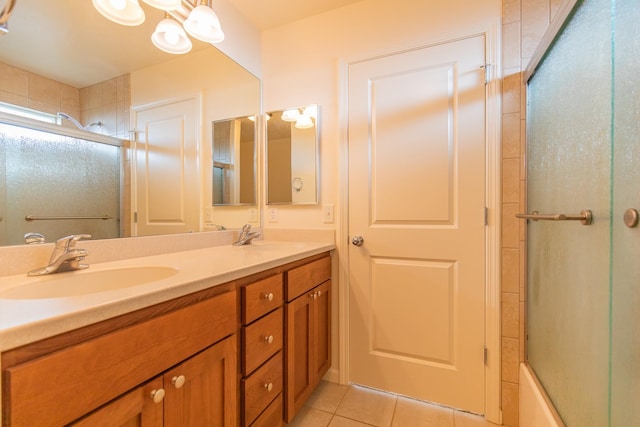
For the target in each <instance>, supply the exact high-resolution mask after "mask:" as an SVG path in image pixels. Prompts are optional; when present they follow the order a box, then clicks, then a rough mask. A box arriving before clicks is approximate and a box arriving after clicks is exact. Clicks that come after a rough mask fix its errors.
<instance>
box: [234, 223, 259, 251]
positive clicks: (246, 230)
mask: <svg viewBox="0 0 640 427" xmlns="http://www.w3.org/2000/svg"><path fill="white" fill-rule="evenodd" d="M260 236H262V234H260V233H258V232H257V231H251V224H245V225H244V226H243V227H242V230H241V231H240V236H239V237H238V240H236V241H235V242H233V246H242V245H249V244H251V241H252V240H253V239H255V238H258V237H260Z"/></svg>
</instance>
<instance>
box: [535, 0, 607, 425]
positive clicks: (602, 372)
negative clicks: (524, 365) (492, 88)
mask: <svg viewBox="0 0 640 427" xmlns="http://www.w3.org/2000/svg"><path fill="white" fill-rule="evenodd" d="M610 13H611V4H610V3H609V2H605V1H602V0H593V1H591V0H585V1H583V2H582V3H580V4H579V6H578V7H577V8H576V10H575V11H574V13H573V16H572V17H571V18H570V19H569V21H568V23H567V24H566V26H565V28H564V29H563V31H562V33H561V34H560V35H559V36H558V37H557V39H556V40H555V42H554V44H553V45H552V47H551V49H550V50H549V51H548V52H547V54H546V56H545V57H544V59H543V62H542V63H541V64H540V65H539V68H538V69H537V70H536V72H535V74H534V75H533V76H532V77H531V79H530V80H529V82H528V106H527V147H528V154H527V164H528V176H527V183H528V191H527V205H528V210H529V211H539V212H540V213H541V214H542V213H545V214H556V213H563V214H572V215H575V214H578V213H580V211H581V210H583V209H589V210H591V211H592V212H593V223H592V224H591V225H582V224H581V223H580V221H529V223H528V225H527V240H528V247H527V250H528V278H527V279H528V282H527V334H528V342H527V356H528V361H529V363H530V365H531V368H532V369H533V371H534V372H535V373H536V375H537V377H538V379H539V380H540V382H541V383H542V385H543V387H544V389H545V391H546V392H547V394H548V395H549V397H550V398H551V400H552V401H553V403H554V405H555V407H556V409H557V410H558V412H559V414H560V416H561V417H562V419H563V420H564V422H565V423H566V424H567V425H568V426H571V427H573V426H575V427H588V426H594V427H595V426H597V427H602V426H607V425H608V400H609V396H608V390H609V301H610V291H609V248H610V244H609V241H610V240H609V239H610V216H611V215H610V201H611V198H610V185H611V178H610V175H611V166H610V159H611V131H610V129H611V114H612V111H611V101H610V100H611V72H612V67H611V53H612V52H611V20H610ZM585 88H588V89H587V90H585Z"/></svg>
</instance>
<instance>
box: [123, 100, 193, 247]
mask: <svg viewBox="0 0 640 427" xmlns="http://www.w3.org/2000/svg"><path fill="white" fill-rule="evenodd" d="M199 117H200V113H199V102H198V100H197V99H195V98H193V99H188V100H184V101H177V102H171V103H166V104H161V105H155V106H152V107H146V108H144V109H138V110H135V118H134V123H135V124H136V130H137V138H136V139H137V141H135V142H133V143H132V144H133V146H134V156H133V159H134V160H133V161H134V164H135V170H136V172H135V186H136V188H135V193H136V199H135V204H136V205H135V209H136V212H137V224H136V225H137V227H136V228H137V232H136V234H137V235H138V236H148V235H155V234H167V233H188V232H191V231H198V230H199V228H200V185H201V178H200V169H199V164H198V147H199V144H200V120H199Z"/></svg>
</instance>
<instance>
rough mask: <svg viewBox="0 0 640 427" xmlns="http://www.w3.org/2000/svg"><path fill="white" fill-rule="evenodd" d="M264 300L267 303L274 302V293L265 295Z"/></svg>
mask: <svg viewBox="0 0 640 427" xmlns="http://www.w3.org/2000/svg"><path fill="white" fill-rule="evenodd" d="M264 299H265V300H266V301H273V293H272V292H269V293H268V294H264Z"/></svg>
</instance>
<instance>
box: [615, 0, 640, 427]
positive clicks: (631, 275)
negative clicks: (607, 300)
mask: <svg viewBox="0 0 640 427" xmlns="http://www.w3.org/2000/svg"><path fill="white" fill-rule="evenodd" d="M614 6H615V8H614V10H615V14H614V24H613V29H614V32H613V33H614V36H613V54H614V56H613V58H614V60H613V68H614V74H613V76H614V77H613V102H612V105H613V113H614V114H613V132H612V134H613V147H614V148H613V182H612V186H611V188H612V194H613V203H612V212H613V216H612V222H611V233H612V234H611V239H612V243H613V245H612V248H611V405H610V406H611V409H610V411H611V422H610V425H611V426H637V425H640V400H639V399H640V227H638V226H637V225H635V226H634V221H633V217H634V215H635V213H634V210H635V211H640V165H639V161H640V38H638V29H637V27H638V22H640V2H639V1H638V0H619V1H616V2H615V3H614ZM625 213H626V215H627V217H626V219H627V221H629V222H628V225H626V224H625V221H624V217H625Z"/></svg>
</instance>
